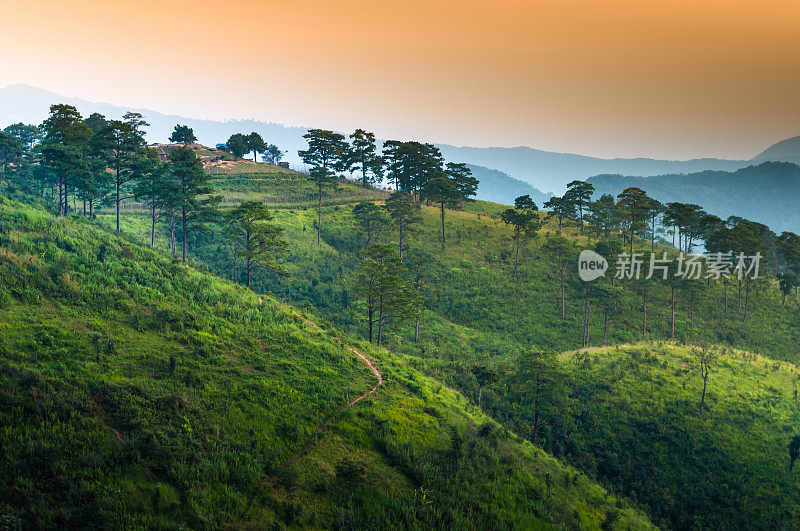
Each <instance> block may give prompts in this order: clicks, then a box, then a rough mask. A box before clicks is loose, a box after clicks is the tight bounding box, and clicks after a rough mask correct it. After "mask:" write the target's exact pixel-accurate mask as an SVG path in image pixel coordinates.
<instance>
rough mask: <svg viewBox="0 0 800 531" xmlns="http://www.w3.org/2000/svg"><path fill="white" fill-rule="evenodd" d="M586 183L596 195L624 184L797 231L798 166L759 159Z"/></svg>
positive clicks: (616, 191) (596, 178)
mask: <svg viewBox="0 0 800 531" xmlns="http://www.w3.org/2000/svg"><path fill="white" fill-rule="evenodd" d="M588 182H590V183H592V184H593V185H594V187H595V195H594V198H595V199H596V198H597V197H599V196H600V195H602V194H612V195H617V194H619V193H620V192H621V191H622V190H624V189H625V188H627V187H629V186H635V187H637V188H641V189H642V190H644V191H646V192H647V194H648V195H650V196H651V197H653V198H655V199H657V200H659V201H661V202H662V203H666V202H681V203H694V204H698V205H700V206H702V207H703V208H704V209H705V210H706V211H707V212H709V213H711V214H715V215H717V216H719V217H721V218H723V219H725V218H727V217H728V216H733V215H736V216H741V217H743V218H747V219H750V220H753V221H758V222H759V223H764V224H765V225H768V226H769V227H770V228H771V229H772V230H773V231H776V232H778V233H780V232H783V231H792V232H796V233H800V210H798V209H797V204H796V201H797V197H800V166H798V165H796V164H792V163H791V162H771V161H770V162H762V163H761V164H758V165H753V166H748V167H746V168H741V169H739V170H736V171H733V172H726V171H704V172H698V173H690V174H670V175H659V176H655V177H632V176H623V175H596V176H594V177H590V178H589V179H588Z"/></svg>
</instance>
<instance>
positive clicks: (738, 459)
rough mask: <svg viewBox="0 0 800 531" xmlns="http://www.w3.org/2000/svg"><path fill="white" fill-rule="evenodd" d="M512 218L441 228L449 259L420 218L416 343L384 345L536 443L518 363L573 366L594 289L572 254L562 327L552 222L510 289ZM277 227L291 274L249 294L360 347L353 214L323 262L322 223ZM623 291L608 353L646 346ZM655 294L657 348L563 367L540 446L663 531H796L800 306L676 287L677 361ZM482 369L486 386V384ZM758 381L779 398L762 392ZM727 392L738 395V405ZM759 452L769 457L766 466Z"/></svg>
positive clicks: (330, 211) (638, 304)
mask: <svg viewBox="0 0 800 531" xmlns="http://www.w3.org/2000/svg"><path fill="white" fill-rule="evenodd" d="M504 208H506V207H504V206H502V205H496V204H491V203H483V202H477V203H474V204H471V205H469V206H467V207H466V208H465V210H464V211H461V212H456V211H450V212H448V213H447V217H446V219H445V223H446V230H447V233H448V235H449V243H448V246H447V247H446V248H445V249H444V250H443V249H442V247H441V242H440V241H439V240H438V235H437V234H438V231H439V230H440V229H439V227H438V223H439V219H438V212H437V210H436V209H435V208H433V207H426V206H423V207H422V217H423V222H422V224H421V225H420V226H419V229H418V231H417V232H416V233H415V234H414V236H413V239H412V241H411V244H410V250H409V251H408V252H407V257H408V258H407V259H406V261H407V264H408V267H409V268H410V272H409V275H410V277H411V278H415V279H418V283H419V286H420V290H421V292H422V293H423V294H424V296H425V304H424V306H425V308H424V310H423V312H422V314H421V318H420V320H419V332H418V340H417V341H416V342H415V341H414V335H415V321H414V320H410V321H406V322H405V323H403V324H400V325H395V326H392V327H390V328H389V329H388V331H387V336H386V340H385V342H386V345H387V346H388V347H389V348H390V349H391V350H393V351H396V352H399V353H403V354H404V355H405V356H406V359H407V362H408V363H409V365H410V366H412V367H415V368H418V369H419V370H421V371H422V372H424V373H425V374H428V375H430V376H432V377H434V378H436V379H439V380H441V381H444V382H446V383H448V384H449V385H452V386H454V387H456V388H457V389H459V390H460V391H461V392H463V393H464V394H465V395H466V396H467V397H468V398H469V399H470V400H471V401H472V402H473V403H474V404H476V405H477V403H478V397H479V396H482V400H481V403H480V405H481V407H482V408H483V409H484V410H485V411H487V412H489V413H490V414H491V415H492V416H493V417H494V418H495V419H497V420H498V421H500V422H501V423H503V424H504V425H506V426H507V427H509V428H510V429H512V430H515V431H517V432H518V433H520V434H523V435H525V436H527V437H530V438H533V431H532V424H531V417H530V412H531V409H530V407H531V406H530V403H528V402H527V398H526V397H524V396H522V395H520V394H519V393H518V387H515V386H518V384H517V383H516V381H517V379H518V367H519V360H520V359H522V358H520V356H522V355H523V354H524V353H525V352H526V351H527V349H529V348H531V347H533V348H537V349H542V350H545V351H565V350H567V351H568V350H573V349H576V348H579V347H580V346H581V344H582V337H581V336H582V328H583V325H584V310H585V298H584V288H585V286H586V285H585V284H584V283H582V282H581V281H579V280H578V279H577V274H576V271H575V266H574V256H575V255H574V254H573V255H572V256H573V258H570V269H569V271H568V272H567V274H566V278H567V285H566V318H565V320H564V321H561V319H560V315H559V312H560V283H559V277H558V273H557V271H556V269H555V264H554V258H553V257H552V256H551V255H550V254H548V252H547V249H546V243H547V241H548V238H549V237H553V236H555V234H556V232H557V230H558V229H557V226H556V224H555V220H551V221H550V222H548V224H547V225H546V226H545V227H544V229H543V230H542V231H540V234H539V236H538V237H537V239H535V240H534V241H533V242H532V243H531V244H529V246H528V247H527V248H525V249H524V250H523V253H522V258H521V260H520V266H519V271H518V274H517V275H516V276H513V275H512V274H511V270H512V267H513V245H512V242H511V241H510V236H511V230H510V229H509V228H508V227H507V226H506V225H505V224H504V223H502V222H501V221H500V220H499V219H497V215H498V213H499V212H500V211H502V210H503V209H504ZM275 216H276V221H277V222H278V223H279V224H280V225H281V226H282V227H283V228H284V229H285V234H286V237H287V239H288V240H289V241H291V242H292V248H291V251H290V254H289V256H288V257H287V259H286V261H285V262H286V265H287V268H288V269H289V270H290V272H291V276H290V277H288V278H280V277H277V276H274V275H271V274H260V275H257V277H256V280H255V282H254V287H255V289H256V290H257V291H269V292H271V293H274V294H276V295H278V296H280V297H281V298H283V299H285V300H287V301H292V302H294V303H296V304H300V305H303V306H305V307H307V308H315V309H316V310H317V311H320V312H322V313H323V314H324V315H326V316H327V318H329V319H331V320H332V321H333V322H334V323H335V324H336V325H337V326H339V327H341V328H343V329H346V330H349V331H350V332H351V333H353V334H362V335H363V334H365V333H366V325H365V322H364V308H363V306H361V301H360V299H359V298H358V297H357V295H356V293H355V283H356V271H357V270H358V267H359V265H358V264H359V254H358V252H359V250H360V249H362V248H363V245H364V239H363V238H364V235H363V234H362V233H361V232H360V230H359V228H358V224H357V223H356V221H355V219H354V218H353V214H352V207H351V206H348V205H338V206H331V207H328V208H327V209H325V212H324V214H323V217H324V219H326V224H325V225H324V228H323V232H322V235H323V240H324V243H323V246H322V248H321V249H320V250H317V249H316V239H315V234H313V233H312V231H311V230H310V228H311V227H312V226H313V223H314V219H315V213H314V212H313V211H311V210H303V209H293V210H291V209H287V210H281V211H278V212H276V214H275ZM128 222H129V223H131V225H129V226H128V227H129V229H126V230H131V231H134V232H135V231H138V230H140V229H139V228H138V227H137V226H136V223H135V220H128ZM564 234H565V235H566V236H568V237H569V239H570V241H571V242H572V245H573V246H574V247H573V249H574V250H573V251H572V252H574V253H577V250H579V249H580V248H585V247H587V246H592V245H594V242H593V241H589V239H588V238H587V236H585V235H584V236H581V235H580V233H579V231H578V229H577V228H575V227H569V228H565V229H564ZM395 237H396V235H395V234H394V233H393V232H392V231H391V230H390V229H388V228H387V229H386V230H385V231H384V232H383V233H382V235H381V237H380V238H381V239H385V240H386V241H389V242H392V241H396V240H395ZM219 238H220V235H219V234H214V233H213V232H211V233H207V234H204V235H201V236H200V237H199V238H198V240H197V244H196V248H197V253H198V254H197V255H198V257H200V258H201V259H202V260H203V261H204V262H206V263H208V264H209V265H210V266H211V267H212V268H213V269H214V270H215V271H217V272H218V273H219V274H222V275H231V271H232V269H231V263H230V258H229V254H228V253H227V252H226V251H225V249H224V247H223V246H222V245H220V244H219V243H218V242H219ZM644 243H646V242H639V244H644ZM647 245H648V246H649V244H647ZM661 249H665V248H664V247H661ZM669 252H670V253H672V252H674V251H672V250H669ZM619 285H620V286H621V287H620V288H619V289H620V294H619V300H618V302H617V303H616V305H615V308H614V309H613V311H612V309H609V320H608V325H607V328H608V329H607V338H606V341H607V342H608V343H609V344H620V345H624V344H627V343H629V342H634V341H642V338H643V330H642V327H643V313H642V309H643V307H642V291H641V290H642V286H641V285H640V284H637V283H635V282H633V281H623V282H621V283H620V284H619ZM646 289H647V291H646V294H647V327H646V332H645V333H644V339H645V340H646V341H648V342H647V343H642V344H641V346H638V347H632V348H631V349H630V350H628V349H627V348H623V349H621V350H617V349H616V348H609V349H605V350H599V351H597V352H594V351H592V352H591V353H590V354H580V355H577V356H572V357H567V358H564V359H563V360H562V362H561V363H560V369H559V371H558V374H559V376H558V381H559V382H560V383H559V385H558V386H557V387H558V388H559V389H556V391H557V394H558V398H557V401H556V402H554V405H553V406H552V407H548V408H546V410H545V411H544V412H543V416H544V418H545V420H546V425H545V426H544V427H543V428H541V430H540V432H539V434H538V435H539V441H538V444H540V445H541V446H542V447H543V448H546V449H547V450H548V451H550V452H552V453H553V454H555V455H556V456H558V457H560V458H562V459H565V460H566V461H567V462H569V463H570V464H572V465H573V466H576V467H577V468H578V469H580V470H582V471H583V472H585V473H587V474H589V475H590V476H592V477H594V478H595V479H597V480H598V481H600V482H601V483H603V484H604V485H606V486H607V487H608V488H611V489H613V490H614V491H615V492H622V493H625V494H626V495H627V496H631V497H632V498H633V499H634V500H636V502H638V503H640V504H642V505H643V506H645V507H646V508H647V511H648V513H649V514H650V515H651V516H652V518H653V519H654V520H655V522H657V523H659V524H660V525H664V526H666V527H672V528H689V527H692V526H696V525H697V526H703V527H712V528H726V527H727V528H730V527H732V526H733V527H736V526H743V525H745V524H746V523H747V522H759V523H760V524H759V525H761V526H764V527H780V526H782V525H783V526H789V527H791V525H794V524H792V523H793V522H796V520H795V518H796V514H795V508H794V505H793V502H792V501H791V500H793V499H794V495H795V493H796V488H797V482H796V480H795V479H794V476H793V475H791V474H789V473H788V472H787V469H788V452H787V450H786V448H787V445H788V444H789V442H790V441H791V440H792V438H793V436H794V435H795V434H796V433H797V428H796V426H797V422H796V421H797V420H798V419H797V416H796V415H797V410H796V403H795V402H794V399H793V388H794V386H795V382H796V376H794V374H795V373H794V371H795V368H794V365H791V364H787V363H783V362H779V361H773V360H786V361H788V362H790V363H796V362H797V361H798V360H799V359H800V351H798V347H797V345H798V340H800V338H798V330H797V327H796V324H795V323H797V321H798V318H799V317H800V307H798V302H797V301H796V299H795V298H794V296H791V297H789V298H788V299H787V303H786V306H785V307H783V306H782V303H781V298H780V294H779V293H778V290H777V287H776V283H775V281H774V280H772V279H771V278H769V277H765V278H764V279H762V283H761V284H760V285H759V286H758V287H757V288H752V293H750V294H749V302H748V304H749V312H748V315H747V317H745V316H744V313H743V304H744V302H743V300H744V295H742V301H741V306H740V307H737V290H736V286H735V283H732V282H729V283H728V284H727V286H724V285H723V283H722V282H721V281H713V282H706V281H705V280H703V281H698V282H697V283H696V284H681V285H679V286H678V288H677V290H676V322H675V328H676V342H675V343H674V345H676V346H674V347H668V346H658V344H659V342H664V341H668V340H669V339H670V335H671V330H670V329H671V292H670V289H671V288H670V285H669V284H668V283H662V282H655V281H653V282H649V283H648V284H647V288H646ZM724 289H727V291H728V301H729V313H728V317H727V318H726V317H725V316H724V308H723V301H724V293H723V291H724ZM603 313H604V306H603V303H602V301H601V300H597V299H596V298H595V295H592V298H591V315H590V319H589V331H588V338H589V344H590V345H595V346H598V345H600V344H601V343H602V339H603V328H604V319H603ZM362 337H363V336H362ZM702 343H706V344H712V345H720V347H719V348H720V349H728V351H727V352H729V354H723V355H721V356H720V357H719V358H718V360H717V361H715V362H714V363H713V370H712V375H711V377H710V384H709V389H710V391H709V398H708V410H706V411H705V413H704V414H702V415H701V414H699V413H698V411H697V404H698V401H699V395H698V385H699V384H698V382H699V381H701V379H700V376H699V372H698V370H699V369H698V367H697V364H696V363H695V362H693V361H691V359H689V360H688V361H687V358H691V356H690V354H689V353H690V352H691V350H690V347H689V346H685V347H684V346H680V345H698V344H702ZM738 349H744V351H743V350H738ZM746 351H750V353H747V352H746ZM721 352H723V351H722V350H721ZM756 353H758V354H756ZM762 356H768V357H762ZM587 360H588V361H587ZM626 360H627V361H626ZM656 360H657V363H656ZM665 364H666V365H665ZM773 365H774V366H775V367H778V368H779V369H776V370H777V371H778V372H773V369H772V367H773ZM483 367H486V368H488V369H489V373H490V374H491V376H490V377H489V379H488V380H485V379H483V378H485V376H483V375H482V372H483V370H482V368H483ZM590 369H591V370H590ZM765 371H766V372H768V373H769V374H768V376H769V377H770V378H772V377H773V376H774V377H775V378H777V379H778V380H780V382H775V383H772V382H771V381H770V380H767V379H765ZM768 382H770V383H768ZM684 384H685V385H686V387H685V388H684ZM731 387H733V388H735V389H737V390H740V391H741V392H739V391H737V392H736V393H729V389H730V388H731ZM654 391H658V393H657V394H656V395H654V394H653V393H654ZM645 395H647V396H645ZM653 401H656V402H655V403H654V402H653ZM773 406H774V408H773ZM765 448H769V452H768V454H769V455H766V456H765V455H762V451H763V450H764V449H765ZM723 478H724V479H723ZM686 484H691V485H692V487H691V488H687V487H686V486H685V485H686ZM774 507H778V509H776V510H774V511H773V508H774Z"/></svg>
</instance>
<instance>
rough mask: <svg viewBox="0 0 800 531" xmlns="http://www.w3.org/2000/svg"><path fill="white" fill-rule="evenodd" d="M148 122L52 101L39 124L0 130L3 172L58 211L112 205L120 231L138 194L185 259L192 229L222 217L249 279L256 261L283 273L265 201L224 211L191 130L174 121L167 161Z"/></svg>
mask: <svg viewBox="0 0 800 531" xmlns="http://www.w3.org/2000/svg"><path fill="white" fill-rule="evenodd" d="M147 126H148V124H147V122H146V121H145V120H144V119H143V117H142V115H141V114H139V113H134V112H128V113H126V114H125V115H124V116H123V117H122V119H121V120H108V119H106V118H105V116H103V115H101V114H99V113H94V114H92V115H90V116H89V117H87V118H86V119H84V118H83V117H82V116H81V114H80V113H79V112H78V110H77V109H76V108H75V107H73V106H71V105H65V104H57V105H52V106H51V107H50V113H49V116H48V117H47V119H46V120H45V121H44V122H43V123H42V124H41V125H40V126H35V125H28V124H21V123H20V124H13V125H10V126H8V127H6V128H5V129H4V130H3V131H2V132H0V156H2V160H3V169H4V171H3V179H4V180H5V181H6V182H7V184H8V185H9V187H10V190H11V191H13V190H16V189H20V190H21V191H22V192H24V193H28V194H32V195H35V196H38V197H39V198H41V199H43V200H48V199H49V200H50V203H51V205H52V207H53V208H54V212H55V213H56V214H57V215H59V216H65V215H67V214H69V213H76V214H81V215H83V216H86V217H93V216H94V215H95V210H96V208H98V207H101V206H113V207H114V209H115V226H116V232H117V233H120V232H122V226H121V220H120V205H121V204H122V203H123V202H124V201H125V200H128V199H136V200H138V201H140V202H142V203H144V204H145V205H146V208H147V210H148V213H149V217H150V244H151V246H154V245H155V237H156V224H157V223H158V222H159V221H162V222H164V224H165V225H166V226H167V227H168V229H167V237H168V239H169V242H170V250H171V252H172V254H173V255H177V253H178V247H179V246H180V253H181V258H182V260H183V262H186V261H187V257H188V235H189V234H190V233H192V232H199V231H205V230H207V229H208V224H209V223H220V224H222V226H223V229H224V234H225V235H226V237H227V241H228V243H229V246H230V248H231V252H232V254H233V256H234V264H238V263H242V264H243V265H244V267H245V271H246V278H247V283H248V286H249V283H250V278H251V272H252V271H253V270H254V269H256V268H266V269H270V270H272V271H275V272H277V273H279V274H285V269H284V268H283V267H282V266H281V265H280V264H278V262H277V258H278V257H280V256H281V255H283V254H285V252H286V242H285V240H283V238H282V236H281V233H282V229H281V228H279V227H277V226H275V225H273V224H271V223H270V221H271V220H272V215H271V214H270V213H269V211H268V210H267V208H266V206H265V205H263V204H262V203H261V202H258V201H246V202H244V203H242V204H240V205H239V206H237V207H236V208H233V209H231V210H229V211H227V212H225V213H224V214H223V213H222V211H220V209H219V204H220V202H221V200H222V197H221V196H219V195H216V194H214V188H213V186H212V185H211V176H210V175H209V174H208V173H207V172H206V171H205V170H204V169H203V164H202V161H201V160H200V159H199V158H198V157H197V154H196V153H195V152H194V150H193V149H191V148H190V147H188V145H189V144H191V143H192V142H194V141H196V137H195V136H194V132H193V131H192V129H191V128H189V127H188V126H185V125H176V126H175V130H174V131H173V134H172V136H171V137H170V141H172V142H175V143H180V144H183V145H182V146H178V147H175V148H172V149H169V150H168V152H167V153H166V157H165V160H162V156H161V154H160V153H159V152H158V151H157V150H155V149H153V148H150V147H148V146H147V143H146V141H145V133H144V128H145V127H147ZM234 267H236V265H235V266H234Z"/></svg>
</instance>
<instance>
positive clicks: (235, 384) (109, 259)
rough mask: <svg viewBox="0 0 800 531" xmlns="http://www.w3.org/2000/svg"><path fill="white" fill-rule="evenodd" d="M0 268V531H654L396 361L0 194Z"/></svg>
mask: <svg viewBox="0 0 800 531" xmlns="http://www.w3.org/2000/svg"><path fill="white" fill-rule="evenodd" d="M0 269H1V270H2V274H0V368H1V369H2V370H0V380H2V385H0V390H1V391H0V411H2V412H3V413H2V414H1V415H0V447H2V448H3V453H4V459H3V461H2V464H0V473H1V474H2V479H0V499H1V500H2V502H0V519H1V520H2V521H3V523H4V524H5V525H10V526H17V525H23V526H35V527H66V526H99V527H100V526H101V527H139V526H141V527H179V526H189V527H219V526H251V527H271V526H282V525H286V526H310V527H332V526H334V525H340V526H343V527H356V528H366V527H370V528H371V527H375V526H380V527H384V526H397V527H430V526H433V525H437V526H445V527H458V528H475V529H486V528H494V527H510V526H512V525H515V526H522V527H529V528H530V527H533V528H541V527H548V526H549V525H556V526H558V527H566V528H573V527H581V528H586V527H598V526H600V525H601V524H603V523H604V522H605V523H607V524H608V525H615V526H616V527H618V528H620V529H627V528H632V529H639V528H648V527H649V524H648V523H647V521H646V519H644V518H643V517H642V516H641V515H640V514H639V513H636V512H635V511H633V510H631V509H630V508H628V507H627V506H626V505H625V504H624V502H622V501H620V500H619V499H617V498H615V497H614V496H611V495H609V494H608V493H607V492H606V491H604V490H603V489H602V488H600V487H599V486H597V485H596V484H593V483H592V482H591V481H589V480H587V479H586V478H585V477H584V476H582V475H580V474H579V473H577V472H576V471H574V470H572V469H570V468H568V467H564V466H563V465H561V464H560V463H558V462H557V461H556V460H554V459H553V458H551V457H549V456H547V455H546V454H544V453H543V452H541V451H540V450H538V449H535V448H533V447H532V446H530V445H529V444H527V443H525V442H523V441H521V440H519V439H517V438H516V437H515V436H513V435H511V434H509V433H508V432H507V431H504V430H503V429H502V428H501V427H499V426H498V425H497V424H496V423H495V422H493V421H491V420H489V419H488V418H487V417H485V416H484V415H483V414H482V413H481V412H480V411H478V410H476V409H475V408H473V407H472V406H470V405H469V404H468V402H467V401H466V400H465V399H464V398H463V397H462V396H460V395H459V394H457V393H455V392H454V391H452V390H450V389H448V388H447V387H444V386H443V385H442V384H440V383H438V382H436V381H434V380H431V379H430V378H428V377H425V376H423V375H422V374H421V373H419V372H418V371H417V370H415V369H413V368H412V367H410V366H409V365H408V364H407V363H405V362H404V361H403V360H402V359H400V358H398V357H397V356H395V355H393V354H392V353H391V352H389V351H386V350H377V349H374V348H372V347H371V346H370V345H368V344H364V343H363V342H361V341H359V340H357V339H355V338H352V337H347V336H344V335H341V334H339V336H341V337H342V339H339V337H337V335H334V334H333V333H332V332H331V331H329V328H328V326H327V325H325V324H323V323H321V325H322V326H323V329H319V328H318V327H317V325H316V324H314V320H315V319H316V318H313V317H312V316H303V315H301V314H300V313H299V312H298V311H297V310H294V309H292V308H291V307H288V306H285V305H284V304H282V303H279V302H277V301H275V300H273V299H271V298H269V297H264V296H261V297H260V296H258V295H256V294H254V293H252V292H250V291H248V290H245V289H243V288H241V287H239V286H236V285H234V284H231V283H229V282H226V281H222V280H220V279H219V278H217V277H214V276H212V275H210V274H207V273H203V272H200V271H197V270H195V269H193V268H191V267H186V266H183V265H181V264H180V263H176V262H173V261H171V260H170V259H168V258H167V257H165V256H163V255H161V254H160V253H158V252H156V251H153V250H150V249H149V248H146V247H143V246H141V245H139V244H136V243H135V242H133V241H132V240H130V239H125V238H121V237H118V236H115V235H112V234H111V233H109V232H106V231H103V230H100V229H98V228H97V227H95V226H94V225H92V224H90V223H88V222H85V221H82V220H79V219H63V218H62V219H56V218H52V217H51V216H50V215H49V214H46V213H45V212H43V211H41V210H36V209H32V208H30V207H27V206H24V205H21V204H18V203H13V202H9V201H8V200H6V199H4V198H2V197H0ZM359 353H360V354H362V355H363V357H361V356H359V355H358V354H359ZM366 359H368V360H370V363H371V364H373V365H374V366H375V372H373V371H372V370H371V368H370V367H369V366H368V364H366V363H365V360H366ZM378 371H379V374H380V375H381V376H382V378H380V379H381V380H382V381H383V385H381V386H380V387H378V388H377V390H375V392H374V393H373V394H369V391H370V390H373V389H376V388H375V385H376V375H377V373H378ZM360 396H364V398H363V399H361V400H360V401H358V402H355V401H354V399H355V398H356V397H360ZM348 404H351V405H352V406H351V407H346V406H347V405H348ZM343 408H345V409H343Z"/></svg>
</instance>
